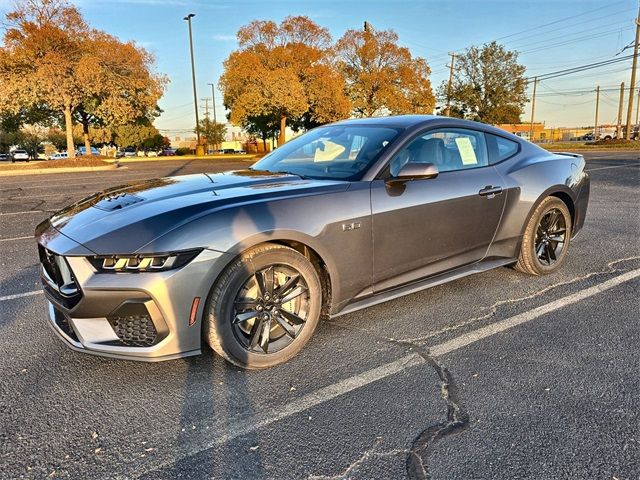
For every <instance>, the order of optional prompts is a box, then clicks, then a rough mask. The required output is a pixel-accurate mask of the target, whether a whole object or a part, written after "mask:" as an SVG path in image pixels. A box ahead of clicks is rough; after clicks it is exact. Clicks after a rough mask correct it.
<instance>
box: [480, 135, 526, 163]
mask: <svg viewBox="0 0 640 480" xmlns="http://www.w3.org/2000/svg"><path fill="white" fill-rule="evenodd" d="M487 139H488V141H489V150H490V151H491V159H490V162H489V163H491V165H493V164H495V163H498V162H501V161H502V160H505V159H507V158H509V157H510V156H512V155H515V154H516V153H517V152H518V149H519V148H520V146H519V145H518V142H514V141H513V140H509V139H507V138H503V137H499V136H497V135H491V134H490V133H487Z"/></svg>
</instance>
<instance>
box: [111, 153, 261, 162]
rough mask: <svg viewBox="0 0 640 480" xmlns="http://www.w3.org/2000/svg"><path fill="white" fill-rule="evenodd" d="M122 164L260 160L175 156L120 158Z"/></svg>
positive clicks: (235, 157)
mask: <svg viewBox="0 0 640 480" xmlns="http://www.w3.org/2000/svg"><path fill="white" fill-rule="evenodd" d="M119 160H120V163H145V162H178V161H181V160H183V161H188V160H200V161H211V162H217V161H219V160H225V161H226V160H240V161H243V162H256V161H257V160H259V158H258V157H255V156H252V155H236V156H233V155H227V156H224V157H222V156H217V157H196V156H195V155H175V156H173V157H129V158H120V159H119ZM105 162H110V163H115V162H116V160H115V159H113V158H110V159H108V160H105Z"/></svg>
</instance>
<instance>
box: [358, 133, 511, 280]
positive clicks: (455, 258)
mask: <svg viewBox="0 0 640 480" xmlns="http://www.w3.org/2000/svg"><path fill="white" fill-rule="evenodd" d="M407 162H418V163H433V164H434V165H436V167H437V168H438V170H439V174H438V176H437V177H435V178H429V179H420V180H409V181H406V182H402V183H395V182H394V183H390V182H386V181H385V180H386V179H388V178H389V177H393V176H395V175H397V174H398V172H399V171H400V169H401V168H402V166H403V165H404V164H405V163H407ZM382 177H383V178H380V179H378V180H374V181H373V182H372V185H371V208H372V229H373V230H372V236H373V245H374V248H373V252H374V259H373V270H374V272H373V277H374V279H373V280H374V286H373V290H374V291H382V290H386V289H388V288H392V287H395V286H398V285H402V284H406V283H410V282H413V281H415V280H418V279H420V278H423V277H427V276H430V275H434V274H437V273H441V272H444V271H447V270H451V269H453V268H456V267H460V266H462V265H466V264H470V263H473V262H477V261H479V260H481V259H482V258H483V257H484V256H485V254H486V252H487V250H488V248H489V245H490V244H491V241H492V239H493V236H494V234H495V232H496V230H497V228H498V224H499V222H500V218H501V215H502V210H503V207H504V203H505V198H504V197H505V195H504V194H503V193H502V191H501V183H502V182H501V177H500V175H499V174H498V172H497V171H496V169H495V168H494V167H493V166H490V165H489V160H488V154H487V146H486V139H485V135H484V133H483V132H480V131H475V130H470V129H461V128H440V129H437V130H431V131H428V132H426V133H422V134H419V135H417V136H416V137H415V138H414V139H412V140H411V141H410V142H409V143H408V144H407V146H406V147H404V148H403V149H402V150H401V151H400V152H399V153H398V154H396V155H395V156H394V157H393V158H392V159H391V161H390V163H389V165H388V167H387V169H386V172H385V173H383V174H382Z"/></svg>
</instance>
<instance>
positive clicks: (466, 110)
mask: <svg viewBox="0 0 640 480" xmlns="http://www.w3.org/2000/svg"><path fill="white" fill-rule="evenodd" d="M524 73H525V67H524V66H523V65H520V64H518V52H516V51H510V50H507V49H506V48H505V47H504V46H502V45H500V44H498V43H496V42H491V43H488V44H485V45H483V46H482V47H471V48H469V49H467V51H466V52H465V53H464V54H462V55H459V56H456V59H455V63H454V76H453V85H452V88H451V113H450V114H451V116H455V117H460V118H467V119H469V120H475V121H479V122H485V123H491V124H500V123H520V116H521V115H522V113H523V112H524V106H525V104H526V103H527V101H528V98H527V96H526V93H525V90H526V87H527V80H526V78H525V77H524ZM447 97H448V85H447V82H443V83H442V85H441V86H440V88H439V89H438V98H439V99H440V101H441V102H442V103H446V101H447Z"/></svg>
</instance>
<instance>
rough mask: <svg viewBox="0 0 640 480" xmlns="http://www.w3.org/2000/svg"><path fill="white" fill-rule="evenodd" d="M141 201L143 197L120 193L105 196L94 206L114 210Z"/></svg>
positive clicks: (109, 210) (106, 210)
mask: <svg viewBox="0 0 640 480" xmlns="http://www.w3.org/2000/svg"><path fill="white" fill-rule="evenodd" d="M141 201H142V198H140V197H136V196H135V195H131V194H130V193H118V194H114V195H109V196H106V197H104V198H103V199H102V200H100V201H99V202H98V203H96V204H94V205H93V206H94V207H96V208H99V209H100V210H104V211H105V212H112V211H114V210H120V209H122V208H124V207H128V206H129V205H133V204H134V203H138V202H141Z"/></svg>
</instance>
